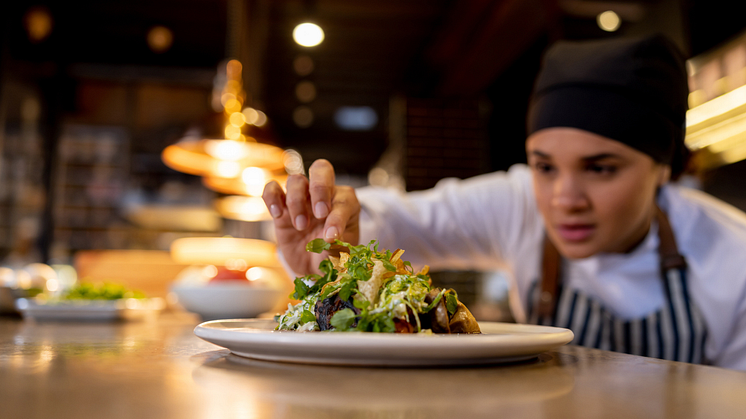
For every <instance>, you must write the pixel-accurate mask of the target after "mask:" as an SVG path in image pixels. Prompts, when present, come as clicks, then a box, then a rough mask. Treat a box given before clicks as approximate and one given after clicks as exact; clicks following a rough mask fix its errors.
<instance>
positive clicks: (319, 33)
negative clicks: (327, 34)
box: [293, 22, 324, 47]
mask: <svg viewBox="0 0 746 419" xmlns="http://www.w3.org/2000/svg"><path fill="white" fill-rule="evenodd" d="M293 39H294V40H295V42H297V43H298V45H301V46H304V47H315V46H316V45H319V44H320V43H321V42H322V41H324V31H323V30H322V29H321V28H320V27H319V25H316V24H314V23H308V22H306V23H301V24H300V25H298V26H296V27H295V29H293Z"/></svg>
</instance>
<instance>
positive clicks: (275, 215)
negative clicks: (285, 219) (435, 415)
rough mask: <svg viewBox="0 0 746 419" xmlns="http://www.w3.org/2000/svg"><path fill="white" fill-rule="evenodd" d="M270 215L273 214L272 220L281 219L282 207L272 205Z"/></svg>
mask: <svg viewBox="0 0 746 419" xmlns="http://www.w3.org/2000/svg"><path fill="white" fill-rule="evenodd" d="M269 213H270V214H272V218H280V216H281V215H282V211H280V207H278V206H277V205H270V206H269Z"/></svg>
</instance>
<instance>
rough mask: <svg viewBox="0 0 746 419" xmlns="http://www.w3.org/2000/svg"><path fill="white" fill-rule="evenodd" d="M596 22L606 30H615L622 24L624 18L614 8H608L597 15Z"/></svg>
mask: <svg viewBox="0 0 746 419" xmlns="http://www.w3.org/2000/svg"><path fill="white" fill-rule="evenodd" d="M596 23H598V27H599V28H601V29H603V30H605V31H606V32H614V31H616V30H617V29H619V26H621V24H622V19H620V18H619V15H618V14H616V13H615V12H614V11H613V10H607V11H605V12H603V13H599V15H598V16H596Z"/></svg>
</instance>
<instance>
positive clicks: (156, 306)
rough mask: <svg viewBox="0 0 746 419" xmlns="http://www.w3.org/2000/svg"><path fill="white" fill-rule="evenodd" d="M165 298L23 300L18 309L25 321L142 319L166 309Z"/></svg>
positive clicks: (18, 302)
mask: <svg viewBox="0 0 746 419" xmlns="http://www.w3.org/2000/svg"><path fill="white" fill-rule="evenodd" d="M164 305H165V304H164V302H163V299H161V298H143V299H140V298H128V299H120V300H71V301H58V302H45V301H37V300H33V299H26V298H19V299H18V300H16V309H18V311H19V312H20V313H21V315H22V316H23V317H25V318H32V319H36V320H68V321H79V320H84V321H85V320H88V321H111V320H126V319H140V318H144V317H146V316H149V315H152V314H154V313H157V312H158V311H160V310H162V309H163V307H164Z"/></svg>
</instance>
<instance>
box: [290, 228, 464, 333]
mask: <svg viewBox="0 0 746 419" xmlns="http://www.w3.org/2000/svg"><path fill="white" fill-rule="evenodd" d="M333 246H334V248H335V249H337V248H343V251H345V250H346V251H348V252H349V253H348V255H345V256H344V257H343V258H340V259H339V260H336V259H335V260H334V263H333V262H332V261H331V260H330V259H332V258H330V259H325V260H324V261H323V262H321V264H320V265H319V269H320V271H321V272H322V273H323V274H322V275H307V276H305V277H301V278H297V279H296V280H295V290H294V292H293V294H292V295H291V296H290V297H291V298H292V299H295V300H300V302H299V303H298V304H296V305H292V304H289V305H288V310H287V311H286V312H285V313H284V314H283V315H282V316H280V317H279V326H278V327H277V329H278V330H319V327H318V324H317V323H316V318H315V315H314V313H315V311H314V310H315V306H316V302H317V301H323V300H325V299H327V298H329V297H332V296H334V295H335V294H337V293H338V294H339V298H340V299H341V300H343V301H349V300H350V298H352V304H353V305H354V307H355V308H356V309H357V310H358V311H359V313H356V311H355V310H353V309H351V308H345V309H342V310H339V311H337V312H336V313H334V315H333V316H332V318H331V320H330V323H331V325H332V327H333V328H334V329H333V330H336V331H358V332H394V331H396V323H395V320H396V319H400V320H404V321H407V322H409V323H411V324H416V331H417V332H421V331H423V330H422V329H421V326H420V321H419V316H418V315H419V314H420V313H427V312H428V311H430V310H431V309H432V308H433V307H435V306H436V304H437V303H438V302H439V301H440V300H441V299H442V298H445V299H446V306H447V308H448V311H449V312H451V313H453V312H455V310H456V306H457V304H458V300H457V296H456V293H455V292H454V291H453V290H448V291H445V290H444V291H442V292H441V293H440V294H438V297H437V298H436V300H435V301H433V302H432V303H430V304H427V303H425V297H426V296H427V294H428V293H429V292H430V291H431V289H432V287H431V280H430V277H429V276H428V275H427V274H426V273H423V272H426V270H424V271H422V272H420V273H417V274H415V273H414V271H413V269H412V265H411V263H409V262H406V261H402V260H399V256H401V253H403V252H402V251H400V253H399V254H398V255H397V257H396V258H393V259H394V261H393V262H392V257H393V256H394V254H392V252H391V251H389V250H379V249H378V243H377V241H376V240H372V241H371V242H370V243H368V244H367V245H358V246H353V245H351V244H349V243H345V242H343V241H340V240H336V241H335V242H334V243H333V244H332V243H327V242H326V241H324V240H323V239H316V240H313V241H311V242H309V243H308V245H307V246H306V250H308V251H310V252H315V253H321V252H323V251H326V250H331V249H332V248H333ZM376 262H380V263H379V264H378V266H379V268H377V269H378V271H375V269H374V266H376ZM335 264H337V266H335ZM380 266H382V267H383V268H380ZM379 282H380V284H379ZM361 288H363V289H364V290H365V292H361ZM371 289H374V292H375V294H374V295H371V294H370V290H371ZM366 295H368V296H367V297H366ZM452 308H453V310H452ZM311 323H313V324H311ZM314 325H315V326H314Z"/></svg>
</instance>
